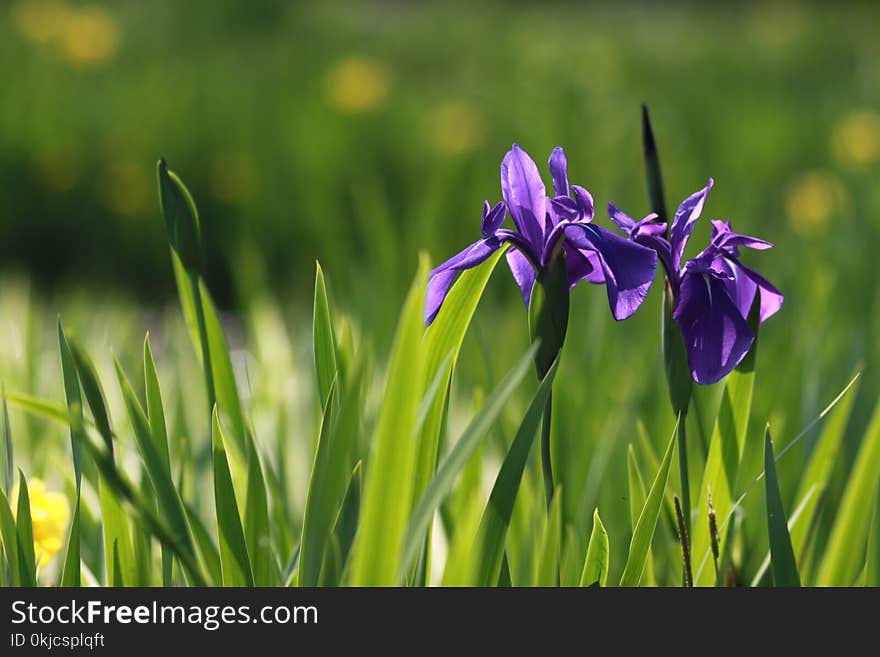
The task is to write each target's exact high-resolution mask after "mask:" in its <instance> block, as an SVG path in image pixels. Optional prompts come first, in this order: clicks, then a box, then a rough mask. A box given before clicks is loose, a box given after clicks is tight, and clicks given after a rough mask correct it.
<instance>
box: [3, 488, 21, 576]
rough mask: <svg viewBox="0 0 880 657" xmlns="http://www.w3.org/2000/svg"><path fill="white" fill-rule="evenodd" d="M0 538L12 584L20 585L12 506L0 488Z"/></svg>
mask: <svg viewBox="0 0 880 657" xmlns="http://www.w3.org/2000/svg"><path fill="white" fill-rule="evenodd" d="M0 538H2V539H3V551H4V552H5V554H6V563H7V564H8V565H9V574H10V576H11V578H12V579H11V580H10V584H11V585H12V586H21V569H20V568H19V565H18V561H19V560H18V529H17V528H16V526H15V516H13V515H12V507H10V506H9V499H8V498H7V497H6V493H4V492H3V491H2V490H0Z"/></svg>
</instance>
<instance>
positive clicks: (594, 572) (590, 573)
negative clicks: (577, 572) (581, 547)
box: [581, 509, 610, 586]
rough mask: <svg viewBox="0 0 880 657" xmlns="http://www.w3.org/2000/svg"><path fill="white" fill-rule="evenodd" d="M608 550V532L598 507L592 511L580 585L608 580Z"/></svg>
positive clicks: (602, 584) (601, 582)
mask: <svg viewBox="0 0 880 657" xmlns="http://www.w3.org/2000/svg"><path fill="white" fill-rule="evenodd" d="M609 552H610V551H609V546H608V532H606V531H605V525H603V524H602V519H601V518H600V517H599V509H596V510H595V511H593V530H592V532H590V543H589V545H588V547H587V558H586V560H585V561H584V572H583V573H582V574H581V586H595V585H596V584H598V585H599V586H605V583H606V582H607V581H608V563H609V557H608V555H609Z"/></svg>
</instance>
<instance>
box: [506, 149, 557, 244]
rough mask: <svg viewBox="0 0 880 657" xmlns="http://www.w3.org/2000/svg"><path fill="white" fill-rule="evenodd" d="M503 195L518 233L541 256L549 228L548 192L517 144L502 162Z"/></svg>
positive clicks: (535, 167) (527, 157) (535, 168)
mask: <svg viewBox="0 0 880 657" xmlns="http://www.w3.org/2000/svg"><path fill="white" fill-rule="evenodd" d="M501 191H502V194H503V196H504V202H505V203H506V204H507V209H508V211H509V212H510V216H511V217H512V218H513V223H514V224H515V225H516V227H517V230H519V232H520V233H522V234H523V236H524V237H525V238H526V239H527V240H528V241H529V243H530V244H531V245H532V247H533V249H534V250H535V252H537V253H540V252H541V247H542V246H543V241H544V234H545V232H544V231H545V225H546V220H545V219H546V217H545V215H546V212H547V206H546V201H545V199H546V190H545V189H544V182H543V181H542V180H541V174H540V172H539V171H538V167H537V166H536V165H535V162H534V161H533V160H532V158H530V157H529V155H528V153H526V152H525V151H524V150H523V149H521V148H520V147H519V146H517V145H516V144H514V145H513V148H511V149H510V151H508V153H507V155H505V156H504V160H502V162H501Z"/></svg>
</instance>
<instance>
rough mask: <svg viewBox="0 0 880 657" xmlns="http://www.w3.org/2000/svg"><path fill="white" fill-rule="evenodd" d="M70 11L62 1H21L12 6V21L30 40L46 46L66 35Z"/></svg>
mask: <svg viewBox="0 0 880 657" xmlns="http://www.w3.org/2000/svg"><path fill="white" fill-rule="evenodd" d="M69 15H70V10H69V9H68V8H67V7H66V6H65V5H64V2H62V1H61V0H20V1H19V2H16V3H15V4H14V5H13V6H12V20H13V22H14V24H15V26H16V27H17V28H18V31H19V32H21V34H22V35H23V36H24V37H25V38H26V39H27V40H28V41H31V42H33V43H37V44H45V43H49V42H50V41H52V40H54V39H57V38H60V37H61V36H63V35H64V33H65V28H66V25H67V22H68V19H69Z"/></svg>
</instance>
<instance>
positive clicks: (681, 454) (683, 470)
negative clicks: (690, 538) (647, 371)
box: [676, 412, 691, 532]
mask: <svg viewBox="0 0 880 657" xmlns="http://www.w3.org/2000/svg"><path fill="white" fill-rule="evenodd" d="M686 417H687V416H686V415H685V413H684V412H682V413H679V416H678V436H677V438H676V442H677V443H678V476H679V480H680V481H681V507H682V515H683V516H684V526H685V529H686V530H687V531H688V532H690V530H691V485H690V480H689V477H688V456H687V429H686V428H685V427H686V425H687V423H686V422H685V419H686Z"/></svg>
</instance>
